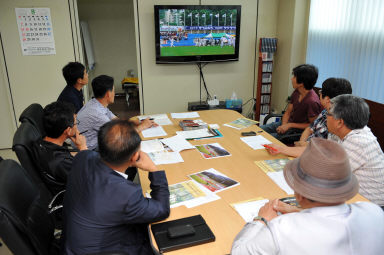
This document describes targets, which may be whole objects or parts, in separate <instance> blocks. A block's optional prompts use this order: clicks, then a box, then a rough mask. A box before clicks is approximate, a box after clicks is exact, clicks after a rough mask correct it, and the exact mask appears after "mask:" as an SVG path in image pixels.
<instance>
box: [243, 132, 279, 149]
mask: <svg viewBox="0 0 384 255" xmlns="http://www.w3.org/2000/svg"><path fill="white" fill-rule="evenodd" d="M240 139H241V141H243V142H245V143H246V144H247V145H248V146H250V147H251V148H252V149H254V150H260V149H265V148H264V146H263V144H271V143H272V142H271V141H269V140H268V139H266V138H264V136H262V135H256V136H246V137H240Z"/></svg>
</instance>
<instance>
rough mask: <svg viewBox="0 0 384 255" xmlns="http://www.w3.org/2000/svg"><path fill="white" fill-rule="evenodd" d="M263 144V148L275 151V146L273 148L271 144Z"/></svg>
mask: <svg viewBox="0 0 384 255" xmlns="http://www.w3.org/2000/svg"><path fill="white" fill-rule="evenodd" d="M263 146H264V147H265V148H267V149H270V150H271V151H277V150H276V149H275V148H273V147H271V146H269V145H267V144H263Z"/></svg>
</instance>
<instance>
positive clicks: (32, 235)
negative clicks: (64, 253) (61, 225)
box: [0, 159, 60, 255]
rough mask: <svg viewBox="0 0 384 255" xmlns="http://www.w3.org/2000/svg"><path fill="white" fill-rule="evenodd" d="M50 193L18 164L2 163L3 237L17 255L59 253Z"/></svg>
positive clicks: (0, 234) (0, 207)
mask: <svg viewBox="0 0 384 255" xmlns="http://www.w3.org/2000/svg"><path fill="white" fill-rule="evenodd" d="M49 202H50V194H49V193H48V192H46V191H44V190H41V189H40V187H39V186H38V185H36V183H35V182H34V181H33V179H32V178H31V176H30V175H29V174H28V172H27V171H26V170H25V169H23V168H22V167H21V166H20V165H19V164H18V163H17V162H15V161H13V160H10V159H7V160H3V161H1V162H0V237H1V238H2V240H3V242H4V243H5V244H6V245H7V246H8V248H9V249H10V251H11V252H12V253H13V254H15V255H55V254H59V247H60V244H59V241H58V240H57V239H55V237H54V219H53V217H52V215H50V214H49V213H48V210H47V207H48V204H49Z"/></svg>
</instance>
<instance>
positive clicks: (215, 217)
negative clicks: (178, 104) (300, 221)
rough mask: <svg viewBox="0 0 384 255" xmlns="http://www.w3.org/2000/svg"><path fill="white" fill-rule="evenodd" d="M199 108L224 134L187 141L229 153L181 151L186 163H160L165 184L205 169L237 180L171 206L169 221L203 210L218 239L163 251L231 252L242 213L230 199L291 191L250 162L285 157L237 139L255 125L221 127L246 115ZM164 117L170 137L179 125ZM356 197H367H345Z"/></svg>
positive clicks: (271, 196)
mask: <svg viewBox="0 0 384 255" xmlns="http://www.w3.org/2000/svg"><path fill="white" fill-rule="evenodd" d="M198 113H199V115H200V117H199V118H198V119H202V120H203V121H205V122H206V123H208V124H219V125H220V129H219V131H220V132H221V133H222V135H223V137H222V138H212V139H202V140H193V141H190V142H191V144H192V145H201V144H210V143H219V144H220V145H221V146H222V147H223V148H225V149H226V150H227V151H229V152H230V153H231V156H229V157H221V158H214V159H204V158H203V157H202V156H201V154H200V153H199V152H198V151H197V150H184V151H182V152H181V156H182V157H183V159H184V162H182V163H177V164H167V165H159V166H158V168H159V169H164V170H165V172H166V175H167V179H168V184H169V185H171V184H175V183H179V182H183V181H187V180H190V179H189V177H188V176H187V175H189V174H192V173H196V172H200V171H202V170H207V169H209V168H214V169H216V170H218V171H219V172H221V173H223V174H225V175H227V176H228V177H230V178H231V179H234V180H236V181H238V182H239V183H240V185H238V186H236V187H233V188H229V189H227V190H223V191H221V192H218V193H216V194H217V195H218V196H219V197H220V198H221V199H219V200H216V201H213V202H210V203H206V204H203V205H200V206H197V207H193V208H186V207H185V206H179V207H176V208H172V209H171V214H170V217H169V218H168V219H167V220H174V219H179V218H183V217H188V216H193V215H197V214H201V215H202V216H203V217H204V219H205V221H206V222H207V224H208V225H209V227H210V228H211V230H212V231H213V233H214V234H215V236H216V241H215V242H211V243H207V244H203V245H197V246H193V247H189V248H185V249H180V250H176V251H172V252H167V254H169V255H173V254H188V255H192V254H229V253H230V250H231V246H232V242H233V240H234V238H235V236H236V235H237V233H239V231H240V230H241V229H242V227H243V226H244V224H245V221H244V220H243V218H242V217H241V216H240V215H239V214H238V213H237V212H236V211H235V210H234V209H233V208H232V207H231V206H230V204H232V203H237V202H241V201H245V200H249V199H252V198H257V197H263V198H266V199H274V198H282V197H288V196H289V195H287V194H286V193H285V192H284V191H283V190H281V189H280V188H279V187H278V186H277V185H276V184H275V183H274V182H273V181H272V180H271V179H270V178H269V177H268V176H267V175H266V174H265V173H264V172H263V171H262V170H261V169H260V168H259V167H258V166H257V165H256V164H255V163H254V161H258V160H267V159H277V158H286V156H284V155H276V156H271V155H270V154H269V153H268V152H267V151H266V150H264V149H261V150H253V149H252V148H251V147H249V146H248V145H246V144H245V143H244V142H243V141H241V140H240V137H241V132H246V131H259V130H261V129H260V128H259V127H258V126H256V125H253V126H251V127H248V128H244V129H242V130H237V129H234V128H230V127H227V126H224V125H223V124H225V123H229V122H231V121H233V120H236V119H238V118H244V116H242V115H241V114H239V113H238V112H236V111H232V110H224V109H220V110H208V111H199V112H198ZM168 117H169V119H170V120H171V121H172V122H173V123H174V125H167V126H163V128H164V130H165V131H166V132H167V134H168V136H167V137H169V136H174V135H175V134H176V131H180V130H181V128H180V126H179V125H178V122H179V121H180V119H172V118H171V117H170V114H168ZM258 135H262V136H264V137H265V138H267V139H268V140H270V141H271V142H273V143H280V142H279V141H278V140H276V139H275V138H274V137H272V136H271V135H269V134H268V133H266V132H262V133H260V134H258ZM144 140H148V139H144ZM139 176H140V181H141V185H142V188H143V191H144V192H145V191H147V190H149V180H148V173H147V172H144V171H139ZM355 201H367V200H366V199H365V198H364V197H362V196H361V195H357V196H355V197H354V198H353V199H352V200H351V201H348V202H355ZM154 244H155V242H154Z"/></svg>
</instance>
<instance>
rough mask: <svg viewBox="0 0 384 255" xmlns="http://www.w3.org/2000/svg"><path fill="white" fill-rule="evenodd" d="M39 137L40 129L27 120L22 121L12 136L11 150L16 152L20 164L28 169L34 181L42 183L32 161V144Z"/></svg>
mask: <svg viewBox="0 0 384 255" xmlns="http://www.w3.org/2000/svg"><path fill="white" fill-rule="evenodd" d="M41 138H42V135H41V133H40V131H39V130H38V129H37V128H36V127H35V126H34V125H32V124H31V123H29V122H22V123H21V125H20V127H19V128H18V129H17V130H16V133H15V135H14V136H13V145H12V150H13V151H14V152H15V153H16V156H17V158H18V159H19V161H20V164H21V165H22V166H23V167H24V169H25V170H27V171H28V173H29V174H30V175H31V176H32V178H33V179H34V181H36V183H42V179H41V175H40V172H39V170H38V169H37V168H36V165H35V163H34V162H33V156H32V144H33V143H34V142H36V141H37V140H39V139H41Z"/></svg>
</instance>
